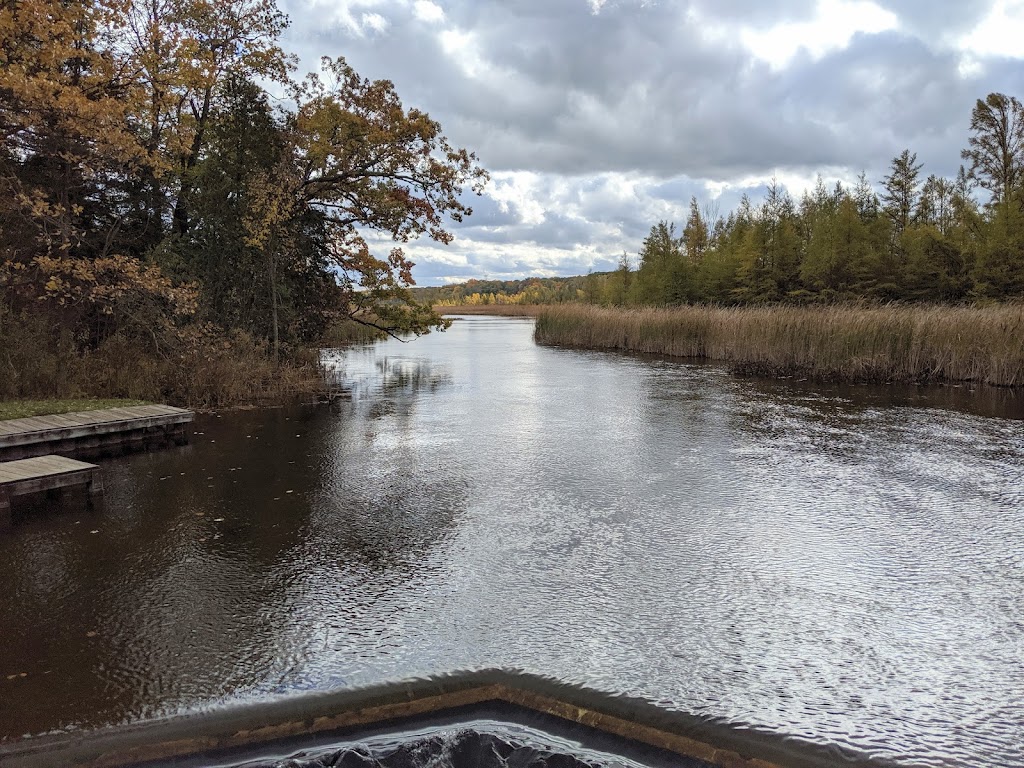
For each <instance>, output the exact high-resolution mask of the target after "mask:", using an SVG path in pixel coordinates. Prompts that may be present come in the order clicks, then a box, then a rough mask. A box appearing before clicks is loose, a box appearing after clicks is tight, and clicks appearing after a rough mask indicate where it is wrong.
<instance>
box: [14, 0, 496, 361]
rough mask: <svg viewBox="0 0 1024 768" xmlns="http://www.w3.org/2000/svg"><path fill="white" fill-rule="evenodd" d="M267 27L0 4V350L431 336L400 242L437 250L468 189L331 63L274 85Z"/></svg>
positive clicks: (411, 112)
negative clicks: (37, 325) (40, 339)
mask: <svg viewBox="0 0 1024 768" xmlns="http://www.w3.org/2000/svg"><path fill="white" fill-rule="evenodd" d="M286 26H287V18H286V17H285V16H284V15H283V14H282V13H281V12H280V11H279V10H278V9H277V7H276V5H275V4H274V2H273V0H82V1H78V2H76V1H75V0H10V1H9V2H4V3H2V4H0V234H2V237H0V335H3V334H4V332H5V325H6V326H7V327H11V324H12V323H16V322H19V318H20V319H21V320H24V319H25V318H32V317H40V316H42V315H43V314H46V316H47V317H48V318H49V319H48V320H47V321H46V323H43V325H46V324H49V325H52V326H53V327H55V328H59V329H61V330H62V331H71V332H72V333H73V335H74V337H75V339H77V340H78V342H77V343H79V344H80V345H82V346H81V349H82V350H87V349H89V348H95V347H97V346H99V345H102V344H103V343H104V341H105V339H107V338H109V337H111V336H117V335H121V336H124V335H128V336H132V337H137V338H141V339H145V338H152V339H153V340H154V341H153V345H154V346H161V345H163V346H166V345H167V344H169V343H173V335H174V331H175V329H176V328H180V327H182V324H183V323H196V322H202V323H206V324H208V325H209V326H212V327H219V328H222V329H224V330H225V332H227V331H229V330H231V329H237V330H241V331H245V332H248V333H250V334H253V335H254V336H257V337H263V338H266V339H267V340H268V341H270V342H272V346H273V349H274V350H275V354H276V353H277V351H278V350H279V349H280V348H281V347H282V346H283V345H284V343H285V342H287V343H289V344H291V345H293V346H294V345H301V344H310V343H315V342H316V340H317V337H318V334H319V333H321V332H322V331H323V329H324V327H325V325H326V323H327V322H329V321H330V319H331V318H337V317H349V318H352V319H354V320H357V321H359V322H363V323H368V324H372V325H374V326H375V327H378V328H381V329H383V330H385V331H387V332H389V333H393V334H401V333H423V332H427V331H429V330H430V329H431V328H435V327H440V326H441V325H442V321H441V319H440V318H439V317H438V316H436V315H435V314H434V313H433V312H432V311H431V310H430V309H429V308H428V307H425V306H421V305H419V304H417V303H416V302H415V300H414V299H413V297H412V295H411V294H410V293H409V291H408V288H409V286H410V285H412V283H413V281H412V274H411V268H412V264H411V262H410V261H409V260H408V258H407V257H406V256H405V255H404V253H403V252H402V250H401V248H400V245H401V244H402V243H405V242H408V241H409V240H411V239H414V238H417V237H421V236H422V237H429V238H432V239H434V240H435V241H438V242H441V243H448V242H450V240H451V234H450V232H449V231H448V229H447V228H446V227H447V223H446V222H447V221H448V220H455V221H459V220H461V218H462V217H463V216H465V215H468V214H469V213H470V209H469V208H468V206H467V205H466V204H465V203H464V202H463V198H462V194H463V192H464V191H465V190H471V191H474V192H477V193H479V192H480V190H481V188H482V185H483V183H484V182H485V180H486V178H487V177H486V173H485V172H484V171H483V170H482V169H481V168H480V167H479V166H478V165H477V163H476V158H475V157H474V156H473V155H472V154H471V153H469V152H467V151H465V150H462V149H456V148H453V147H452V146H450V144H449V143H448V141H447V140H446V139H445V137H444V136H443V134H442V132H441V128H440V126H439V125H438V124H437V123H436V122H435V121H433V120H431V119H430V118H429V116H428V115H427V114H426V113H424V112H421V111H419V110H416V109H407V108H405V107H404V106H403V105H402V103H401V101H400V100H399V98H398V96H397V94H396V93H395V90H394V88H393V86H392V84H391V83H389V82H387V81H370V80H367V79H365V78H361V77H360V76H359V75H357V74H356V73H355V72H354V71H353V70H352V69H351V68H350V67H349V66H348V65H347V64H346V63H345V62H344V60H343V59H337V60H333V61H331V60H325V61H324V65H323V69H322V72H321V73H320V74H317V75H310V76H309V77H307V78H306V79H305V80H302V81H295V80H294V79H293V78H292V73H293V71H294V68H295V63H294V61H293V60H292V58H290V57H289V56H288V55H286V54H285V52H284V51H283V50H282V49H281V47H280V44H279V37H280V34H281V32H282V31H283V30H284V29H285V28H286ZM257 83H270V84H275V83H276V86H274V87H278V88H280V89H281V90H282V92H286V93H287V94H288V95H289V96H290V97H291V98H290V100H289V101H286V102H285V103H289V104H291V106H290V107H287V108H282V107H272V106H271V100H270V98H269V95H268V93H267V92H266V91H265V90H264V87H263V86H260V85H257ZM387 241H393V243H394V245H393V246H389V245H387V244H386V243H387ZM371 243H372V247H371ZM378 248H379V249H380V250H382V251H383V253H377V252H375V251H376V250H377V249H378ZM47 313H48V314H47ZM2 362H3V361H0V364H2Z"/></svg>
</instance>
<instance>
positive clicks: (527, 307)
mask: <svg viewBox="0 0 1024 768" xmlns="http://www.w3.org/2000/svg"><path fill="white" fill-rule="evenodd" d="M550 306H557V305H550V304H464V305H459V306H443V305H440V304H438V305H434V311H435V312H437V313H438V314H439V315H497V316H499V317H537V316H538V315H540V313H541V312H543V311H544V310H545V309H548V307H550Z"/></svg>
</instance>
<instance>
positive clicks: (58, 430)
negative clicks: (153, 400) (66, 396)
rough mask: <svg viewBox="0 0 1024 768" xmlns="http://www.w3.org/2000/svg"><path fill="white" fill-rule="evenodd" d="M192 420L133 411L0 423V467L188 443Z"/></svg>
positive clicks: (172, 412)
mask: <svg viewBox="0 0 1024 768" xmlns="http://www.w3.org/2000/svg"><path fill="white" fill-rule="evenodd" d="M194 416H195V414H194V413H193V412H192V411H187V410H185V409H184V408H174V407H173V406H170V405H137V406H131V407H127V408H107V409H104V410H99V411H79V412H78V413H62V414H55V415H52V416H31V417H29V418H25V419H8V420H6V421H0V461H11V460H18V459H26V458H31V457H33V456H43V455H45V454H52V453H62V454H72V455H77V456H83V455H100V454H103V453H106V452H111V451H113V450H115V449H119V448H124V447H130V446H132V445H138V446H148V445H149V444H154V443H167V442H172V441H173V442H175V443H178V444H179V445H180V444H182V443H185V442H187V441H188V436H187V433H186V431H185V426H186V425H187V424H188V423H189V422H191V421H192V419H193V418H194Z"/></svg>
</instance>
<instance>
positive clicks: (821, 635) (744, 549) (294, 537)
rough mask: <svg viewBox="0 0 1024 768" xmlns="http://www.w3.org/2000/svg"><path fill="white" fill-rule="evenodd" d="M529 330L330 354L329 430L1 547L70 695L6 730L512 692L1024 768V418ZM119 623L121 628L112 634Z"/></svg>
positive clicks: (47, 685)
mask: <svg viewBox="0 0 1024 768" xmlns="http://www.w3.org/2000/svg"><path fill="white" fill-rule="evenodd" d="M530 328H531V325H530V323H529V322H528V321H527V322H524V321H516V322H505V321H490V320H467V321H464V322H461V323H456V324H455V325H454V326H453V327H452V328H451V329H450V330H449V331H448V332H447V333H445V334H438V335H436V336H434V335H432V336H428V337H424V338H422V339H418V340H416V341H415V342H413V343H410V344H400V343H398V342H384V343H381V344H379V345H374V346H370V347H355V348H352V349H350V350H348V351H346V352H344V353H325V358H327V357H330V356H331V355H333V357H332V358H331V359H332V362H331V366H332V370H333V371H334V373H335V375H336V379H335V382H336V385H337V386H342V385H344V386H345V387H347V388H348V389H347V391H348V392H349V393H350V397H348V398H342V399H339V400H338V401H337V402H336V403H335V407H334V408H333V409H328V408H326V407H319V408H317V407H310V408H304V409H280V410H270V411H260V412H253V413H248V414H241V413H235V414H224V418H223V419H220V420H218V419H216V418H215V417H212V416H211V417H204V419H205V422H206V423H204V426H203V427H199V428H197V429H198V431H200V432H202V431H205V433H206V434H205V435H202V436H200V435H197V436H196V439H195V440H194V441H193V445H192V446H190V447H189V448H188V449H182V450H172V451H167V452H159V453H153V454H148V455H138V456H135V457H130V458H126V459H118V460H115V461H112V462H109V463H108V464H107V465H106V466H105V472H108V474H107V477H108V478H109V482H108V483H107V489H108V491H107V493H108V504H107V511H106V512H104V513H103V516H102V517H103V520H104V521H105V524H104V525H102V526H96V527H97V528H102V529H103V530H102V532H101V533H100V534H99V535H96V536H90V535H89V534H88V530H86V531H85V532H84V534H76V533H75V532H74V530H73V526H72V527H67V525H66V521H65V520H64V519H63V518H62V519H61V520H48V521H42V522H40V523H39V525H38V530H37V529H31V530H29V529H21V530H22V532H24V531H29V533H28V534H27V535H23V533H17V534H16V535H14V536H5V537H0V583H3V584H10V585H12V589H11V590H8V591H7V592H0V617H2V616H8V617H16V619H18V620H17V621H14V622H13V624H9V625H8V626H13V627H14V630H13V631H7V632H5V633H4V634H3V637H4V640H5V643H6V645H5V651H8V653H7V658H8V659H13V660H8V661H7V663H8V664H9V665H11V666H13V667H15V668H13V669H11V670H10V672H8V673H7V674H11V673H12V672H17V671H19V670H18V669H17V668H16V667H17V666H18V665H21V664H23V663H24V664H26V665H27V666H28V667H31V666H32V664H35V665H36V667H37V668H38V671H40V673H41V671H42V670H44V669H50V670H51V672H52V674H51V675H50V676H48V677H42V676H41V674H40V675H39V676H35V675H30V676H29V677H28V678H26V679H25V680H22V679H21V678H18V681H16V682H7V681H6V677H5V676H3V675H0V702H2V701H6V700H19V701H30V702H31V703H32V705H31V707H24V708H20V709H19V710H18V712H16V713H14V714H10V715H8V714H7V712H4V714H3V716H2V717H0V726H3V727H4V728H6V729H7V732H11V731H13V730H15V729H20V730H17V732H18V733H23V732H25V731H28V730H33V729H35V728H37V727H38V726H39V724H40V723H41V724H42V725H43V727H52V726H53V724H54V723H58V724H62V723H67V722H71V723H74V722H81V721H83V719H84V720H89V719H92V720H97V719H102V718H104V717H111V718H114V719H118V718H120V717H138V716H139V715H140V714H141V713H146V712H159V711H166V710H173V709H175V708H180V707H188V706H196V705H198V704H201V703H203V702H209V701H217V700H218V699H220V698H222V697H225V696H232V695H234V696H238V697H242V698H244V697H247V696H262V695H265V694H266V693H267V692H268V691H287V690H295V689H303V690H305V689H316V688H327V687H331V686H337V685H353V684H357V683H375V682H380V681H381V680H384V679H395V678H399V677H410V676H417V675H422V674H433V673H437V672H443V671H446V670H450V669H452V668H473V667H483V666H488V667H491V666H514V667H520V668H526V669H528V670H530V671H533V672H537V673H541V674H546V675H552V676H555V677H559V678H563V679H566V680H569V681H574V682H578V683H583V684H587V685H590V686H592V687H596V688H600V689H603V690H606V691H610V692H619V693H628V694H633V695H639V696H644V697H647V698H650V699H652V700H655V701H657V702H658V703H659V704H660V705H662V706H665V707H670V708H677V709H682V710H686V711H690V712H697V713H702V714H706V715H708V716H711V717H715V718H721V719H723V720H726V721H729V722H744V723H750V724H753V725H755V726H758V727H763V728H768V729H771V730H774V731H777V732H780V733H784V734H792V735H801V736H804V737H806V738H808V739H810V740H813V741H816V742H827V743H839V744H845V745H848V746H850V747H851V748H853V749H855V750H859V751H860V752H862V753H870V754H872V755H874V756H877V757H882V758H891V759H895V760H904V761H906V762H907V763H910V764H925V765H929V764H940V763H941V764H942V765H948V766H950V767H951V768H952V767H953V766H957V767H962V766H974V765H981V764H999V765H1007V766H1011V765H1012V766H1015V768H1024V763H1022V761H1021V760H1020V759H1018V758H1019V739H1018V733H1019V726H1020V721H1021V717H1022V714H1024V713H1022V712H1021V709H1020V703H1019V702H1020V695H1019V694H1020V691H1021V690H1024V669H1022V667H1021V665H1020V657H1021V646H1020V638H1021V632H1020V629H1021V628H1020V626H1019V624H1020V617H1021V615H1024V604H1022V603H1021V591H1020V574H1021V573H1022V572H1024V571H1022V569H1024V546H1022V542H1024V519H1022V518H1021V516H1020V513H1019V510H1020V508H1021V507H1024V495H1022V493H1024V490H1022V488H1024V486H1022V484H1021V483H1020V478H1021V473H1022V471H1024V431H1022V430H1021V429H1020V421H1017V420H1013V417H1012V413H1000V414H993V415H994V416H997V417H995V418H985V417H982V416H980V415H978V413H977V412H976V411H974V410H972V408H973V406H972V405H971V403H974V402H975V401H973V400H970V398H967V399H966V400H965V402H967V403H968V405H966V406H964V407H954V403H953V401H951V400H950V401H943V402H936V401H934V400H933V399H929V396H928V395H927V392H926V391H925V390H917V389H913V388H912V389H911V390H908V391H907V392H906V393H904V394H903V395H899V394H898V393H897V392H896V390H886V391H882V390H880V389H878V388H875V389H872V388H850V389H849V391H847V390H843V389H841V388H835V387H825V386H819V385H811V384H801V383H798V382H759V381H755V380H750V379H737V378H735V377H732V376H730V375H728V373H727V372H725V371H724V370H723V369H720V368H717V367H715V366H708V365H687V364H683V363H679V362H670V361H651V360H646V359H641V358H637V357H629V356H624V355H615V354H610V353H597V352H579V351H571V350H564V349H553V348H547V347H538V346H537V345H535V344H533V342H532V340H531V338H530ZM886 392H888V394H886ZM947 396H948V393H944V394H942V396H941V398H940V400H941V399H942V398H947ZM887 398H888V399H887ZM1011 410H1012V409H1011ZM200 437H202V440H200ZM213 439H215V440H216V442H215V443H214V442H211V440H213ZM182 473H184V474H182ZM289 491H291V493H289ZM79 527H81V526H79ZM33 531H34V533H33ZM19 537H20V538H19ZM40 538H45V540H46V545H44V546H41V547H40V551H41V552H43V553H44V555H37V556H36V557H35V558H33V557H32V556H28V555H27V554H26V553H25V552H24V551H23V550H24V549H25V548H28V547H31V546H33V542H34V541H37V540H39V539H40ZM111 553H115V554H111ZM102 558H105V559H102ZM51 561H52V562H53V563H54V565H55V569H54V572H52V573H49V574H47V575H46V576H47V578H43V576H42V575H41V574H40V571H41V569H43V568H46V567H47V565H48V564H49V563H50V562H51ZM22 562H24V563H25V565H24V566H22V565H20V563H22ZM43 599H45V600H46V601H50V602H49V603H46V604H39V601H41V600H43ZM37 605H39V607H36V606H37ZM97 616H109V617H112V621H111V626H112V627H114V629H113V631H110V632H108V633H101V634H99V635H97V636H95V637H88V638H87V637H86V632H87V631H93V629H94V627H93V624H95V618H96V617H97ZM8 626H0V630H6V629H7V628H8ZM53 638H56V639H55V640H54V639H53ZM39 648H44V649H46V650H44V651H43V652H42V653H43V656H44V660H40V658H39V654H40V651H39V650H38V649H39ZM119 659H120V660H124V661H122V662H120V663H119V662H118V660H119ZM44 663H45V665H46V666H43V664H44ZM51 680H52V681H58V680H59V683H58V682H50V681H51ZM16 685H17V686H21V687H20V688H17V689H15V688H14V687H13V686H16ZM0 708H2V705H0ZM16 718H17V719H16ZM960 723H970V724H971V728H970V729H960V730H958V725H957V724H960Z"/></svg>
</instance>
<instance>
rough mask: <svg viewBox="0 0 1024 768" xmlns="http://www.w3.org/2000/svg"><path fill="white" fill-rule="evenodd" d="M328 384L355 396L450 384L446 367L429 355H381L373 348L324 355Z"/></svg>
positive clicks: (431, 389)
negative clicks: (335, 355)
mask: <svg viewBox="0 0 1024 768" xmlns="http://www.w3.org/2000/svg"><path fill="white" fill-rule="evenodd" d="M325 367H326V374H325V375H326V377H327V383H328V388H329V389H330V390H331V391H332V392H333V393H339V394H340V393H344V394H346V395H348V396H349V397H350V398H351V399H353V400H365V399H371V398H376V397H381V396H411V395H416V394H422V393H434V392H437V391H438V390H439V389H441V388H442V387H444V386H447V385H449V384H451V382H452V377H451V374H450V373H448V371H447V370H445V369H443V368H438V367H437V366H436V365H435V364H433V363H431V361H429V360H426V359H417V358H406V357H398V358H396V357H378V356H377V355H376V353H375V351H374V350H372V349H370V350H364V351H362V352H361V354H360V353H359V352H358V351H353V352H352V353H351V354H350V355H348V356H346V357H342V358H336V357H332V358H325Z"/></svg>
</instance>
